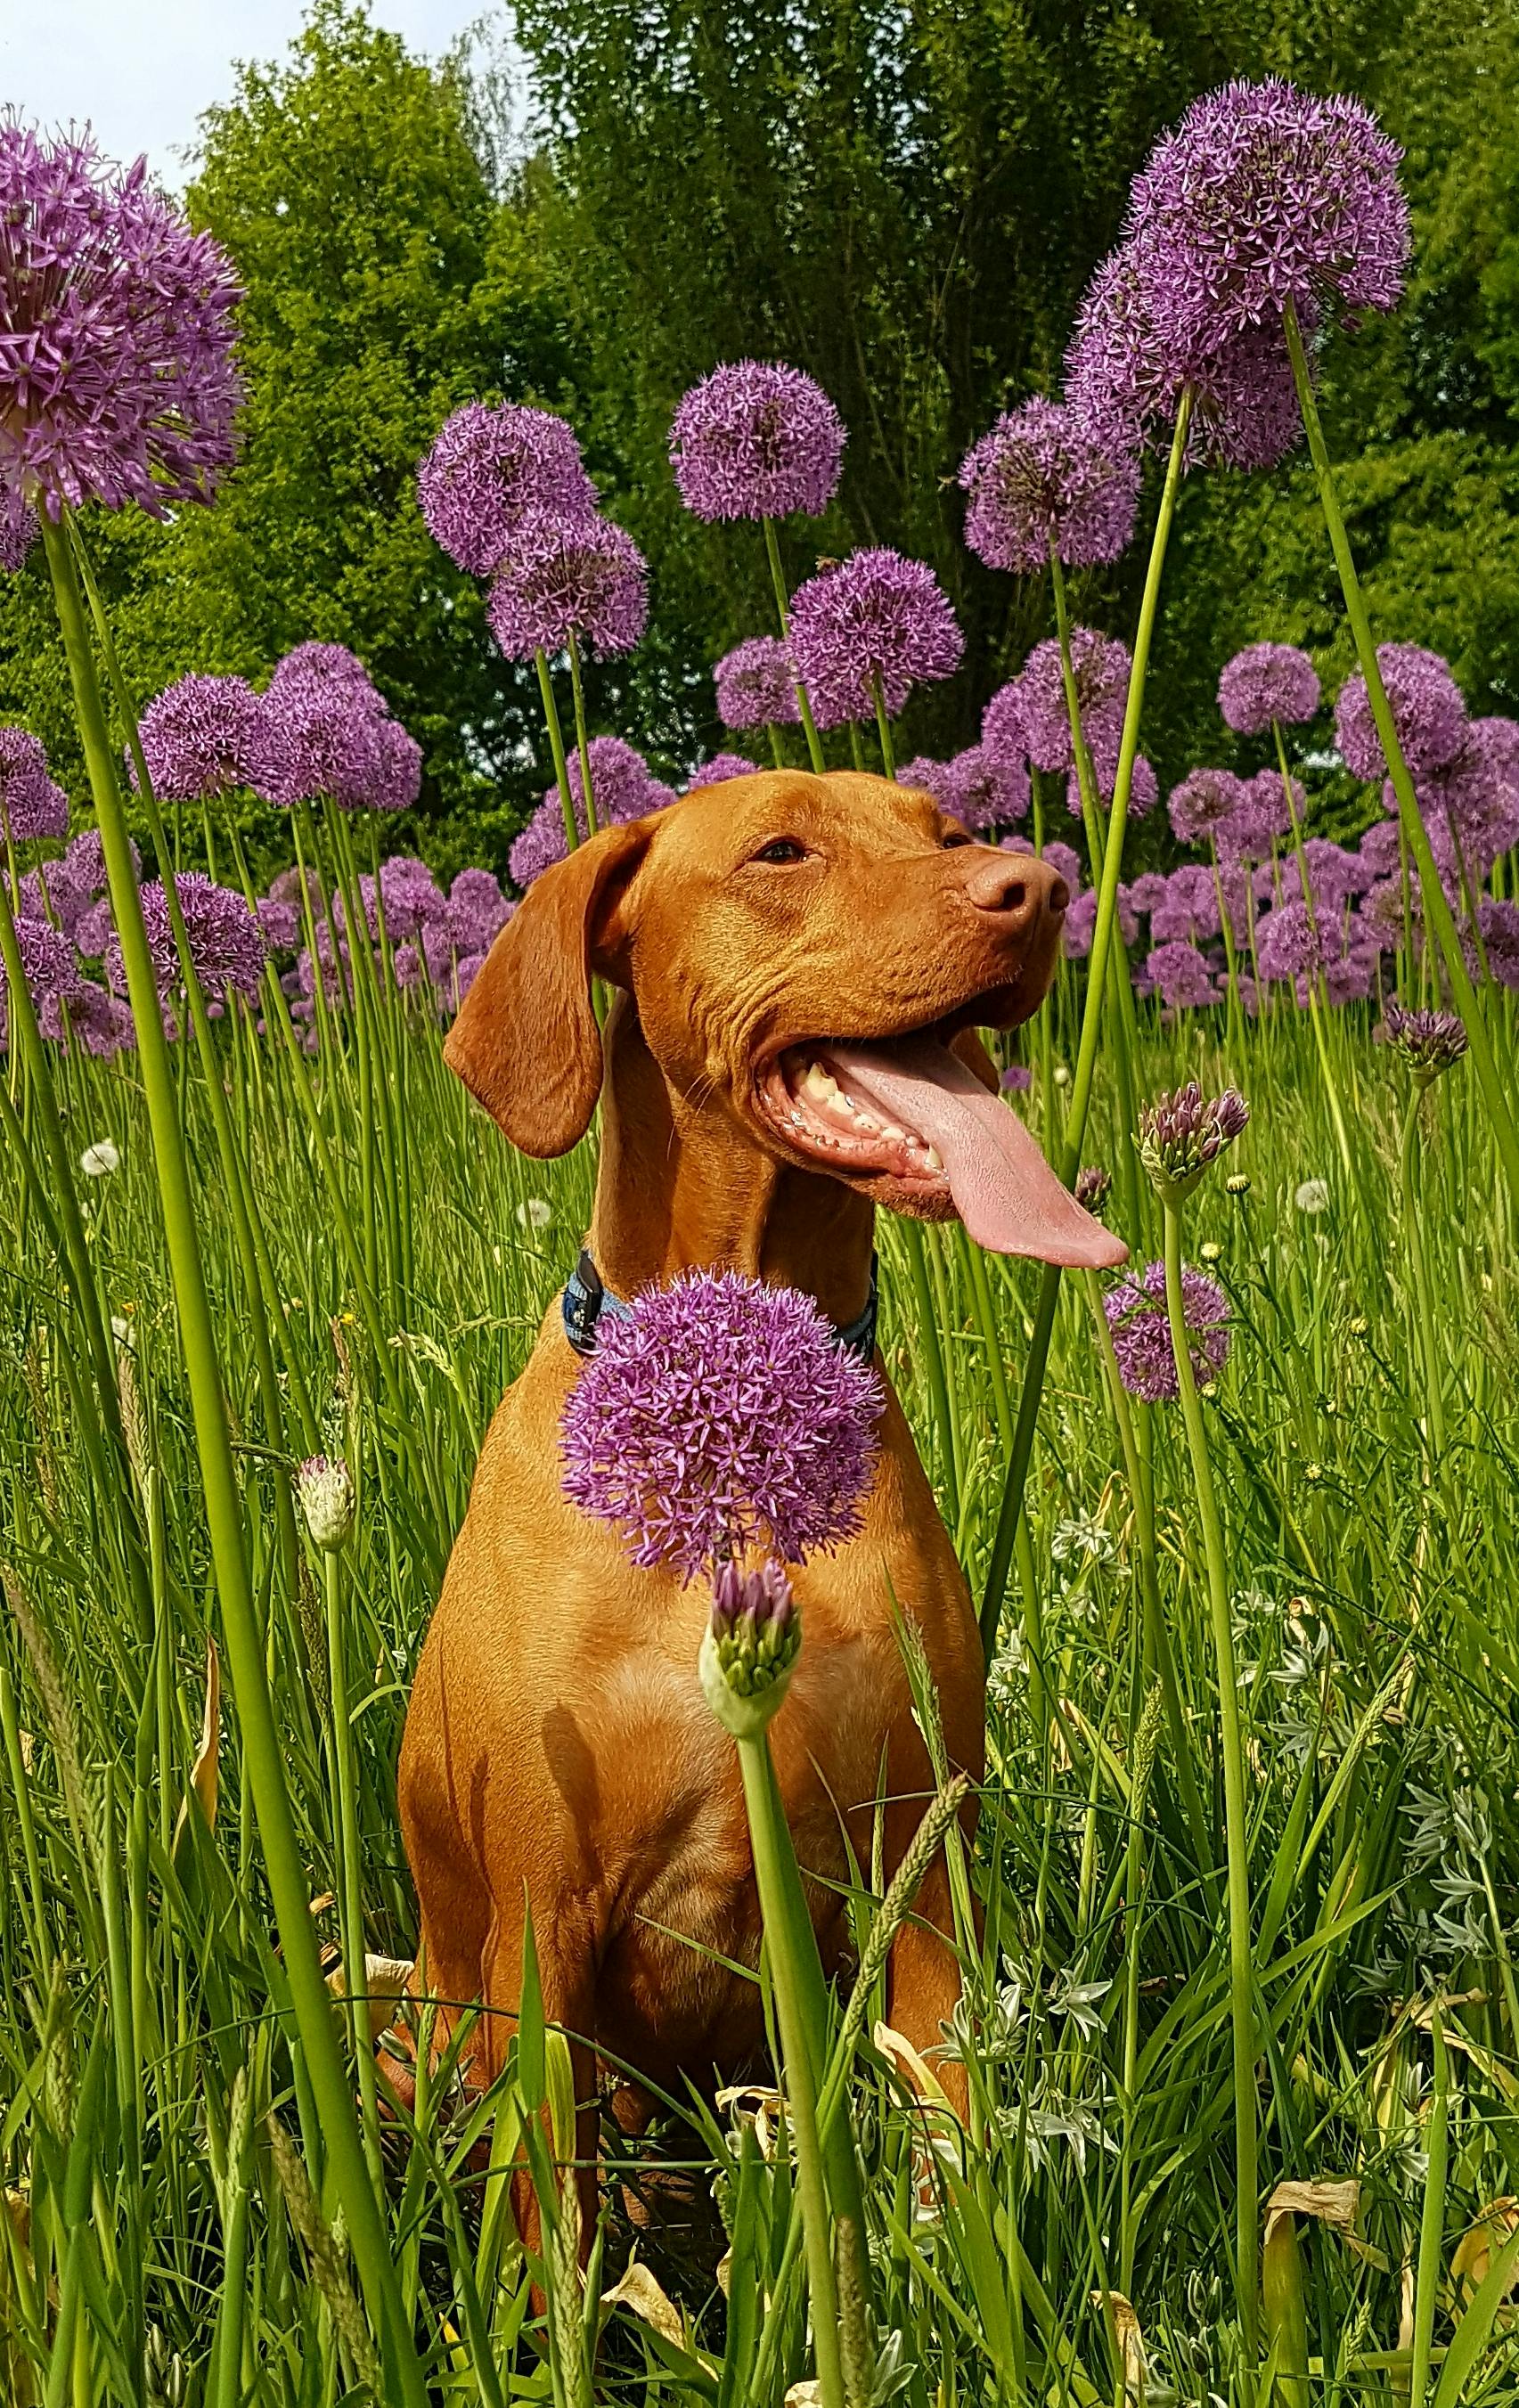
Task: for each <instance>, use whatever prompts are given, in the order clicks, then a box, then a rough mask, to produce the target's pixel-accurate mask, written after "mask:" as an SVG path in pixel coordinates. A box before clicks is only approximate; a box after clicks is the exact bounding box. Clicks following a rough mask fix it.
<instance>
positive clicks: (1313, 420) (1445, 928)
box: [1283, 301, 1519, 1204]
mask: <svg viewBox="0 0 1519 2408" xmlns="http://www.w3.org/2000/svg"><path fill="white" fill-rule="evenodd" d="M1283 324H1284V326H1285V330H1286V337H1287V351H1288V354H1289V356H1290V357H1291V360H1292V372H1293V376H1294V378H1295V380H1296V381H1297V399H1298V403H1299V405H1300V407H1301V409H1302V413H1303V424H1304V426H1305V428H1306V429H1307V432H1308V449H1309V453H1310V456H1311V460H1312V463H1313V472H1314V475H1315V477H1316V478H1317V480H1318V488H1319V502H1320V506H1321V508H1322V509H1323V511H1324V519H1325V524H1326V527H1327V528H1328V531H1329V542H1330V546H1331V548H1332V550H1333V552H1334V558H1335V566H1336V568H1337V569H1338V570H1339V572H1340V591H1341V593H1342V594H1343V595H1344V599H1345V615H1346V617H1347V618H1348V619H1349V621H1350V625H1351V634H1352V636H1353V637H1354V640H1355V657H1356V660H1357V662H1358V663H1359V666H1360V670H1361V674H1362V676H1363V677H1364V678H1365V680H1366V690H1367V696H1368V699H1369V702H1370V705H1371V716H1372V718H1373V720H1374V721H1375V723H1376V729H1377V735H1378V737H1379V738H1380V739H1381V742H1382V749H1383V754H1384V756H1385V758H1386V762H1387V767H1388V768H1389V770H1390V771H1391V774H1392V781H1393V791H1394V793H1395V794H1396V795H1397V815H1398V824H1399V825H1400V827H1401V828H1402V831H1403V836H1404V839H1405V841H1406V842H1407V844H1408V846H1409V849H1410V851H1411V852H1412V855H1413V859H1414V862H1415V864H1416V866H1417V867H1418V872H1419V887H1420V892H1421V894H1422V896H1423V898H1424V908H1425V912H1426V916H1427V918H1428V920H1429V921H1430V922H1431V924H1432V925H1433V927H1434V931H1435V935H1436V937H1437V939H1439V943H1440V953H1441V954H1442V955H1443V957H1444V962H1445V971H1446V975H1447V977H1448V978H1449V980H1450V982H1451V993H1452V996H1453V997H1454V999H1455V1008H1456V1010H1457V1011H1459V1013H1460V1015H1461V1019H1462V1022H1463V1024H1464V1025H1465V1027H1466V1032H1467V1036H1468V1039H1469V1041H1470V1045H1471V1061H1472V1068H1474V1069H1475V1071H1476V1073H1477V1079H1478V1083H1479V1084H1480V1086H1481V1088H1482V1091H1483V1102H1484V1103H1485V1105H1486V1107H1487V1117H1488V1120H1489V1122H1490V1123H1491V1125H1492V1130H1493V1136H1494V1139H1495V1140H1496V1142H1497V1145H1498V1154H1499V1155H1500V1156H1501V1158H1502V1163H1503V1171H1504V1177H1505V1179H1506V1180H1507V1182H1508V1188H1509V1197H1510V1200H1511V1203H1513V1204H1519V1125H1516V1124H1515V1121H1514V1116H1513V1111H1512V1106H1511V1104H1510V1102H1509V1097H1508V1093H1507V1091H1506V1086H1505V1082H1504V1080H1503V1076H1502V1074H1501V1072H1500V1071H1499V1069H1498V1062H1497V1059H1496V1058H1495V1055H1494V1053H1493V1045H1492V1039H1491V1038H1490V1037H1489V1035H1488V1031H1487V1023H1486V1020H1485V1018H1484V1016H1483V1010H1482V1006H1481V1004H1480V1002H1479V1001H1478V997H1477V991H1476V989H1475V988H1474V987H1473V985H1472V983H1471V978H1470V974H1469V971H1468V969H1467V965H1466V959H1465V956H1464V955H1463V953H1462V951H1461V939H1460V937H1459V936H1458V934H1457V932H1456V926H1455V916H1454V914H1453V912H1452V910H1451V907H1450V904H1449V903H1448V902H1447V901H1446V898H1445V889H1444V887H1443V886H1442V885H1441V884H1440V871H1439V868H1438V867H1437V866H1436V862H1435V856H1434V853H1433V851H1432V850H1431V848H1430V843H1429V835H1428V831H1427V829H1426V826H1425V824H1424V821H1423V819H1422V817H1421V816H1420V812H1419V802H1418V797H1417V796H1416V795H1415V794H1414V791H1413V781H1412V778H1411V777H1410V775H1409V769H1408V764H1407V762H1406V761H1405V760H1404V758H1403V749H1402V746H1401V745H1400V744H1399V742H1398V740H1397V724H1396V723H1395V721H1394V719H1393V714H1392V709H1391V706H1390V704H1389V703H1388V700H1387V689H1386V687H1385V686H1384V685H1383V681H1382V669H1381V666H1380V664H1379V663H1378V660H1377V647H1376V643H1375V640H1374V638H1373V637H1372V634H1371V623H1370V621H1369V618H1368V617H1367V610H1366V602H1365V599H1364V597H1363V595H1362V593H1361V585H1360V580H1359V578H1358V577H1357V575H1356V573H1355V560H1354V554H1353V552H1352V551H1351V548H1350V538H1349V536H1348V535H1347V534H1346V532H1345V522H1344V519H1343V518H1342V516H1341V515H1340V498H1339V495H1338V494H1337V492H1336V490H1335V480H1334V470H1333V468H1332V467H1331V466H1330V462H1329V453H1328V448H1327V446H1326V443H1325V440H1324V429H1323V426H1322V425H1321V423H1320V422H1319V413H1318V405H1317V403H1316V402H1315V401H1314V398H1313V385H1312V380H1311V377H1310V375H1309V372H1308V361H1307V358H1306V356H1305V354H1304V351H1303V341H1302V337H1301V335H1300V334H1299V332H1298V328H1297V316H1296V314H1295V312H1294V310H1293V307H1292V304H1291V302H1290V301H1289V302H1288V304H1287V307H1286V311H1285V314H1284V319H1283Z"/></svg>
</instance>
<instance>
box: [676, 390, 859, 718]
mask: <svg viewBox="0 0 1519 2408" xmlns="http://www.w3.org/2000/svg"><path fill="white" fill-rule="evenodd" d="M669 450H670V466H671V467H672V468H673V469H674V471H675V481H676V483H677V485H678V486H679V487H680V490H681V500H682V501H683V502H684V504H685V506H686V508H687V509H688V510H694V511H695V514H696V516H697V517H698V518H701V519H765V518H770V519H782V518H788V517H790V515H791V514H792V512H793V511H802V512H804V513H805V514H806V516H807V517H809V518H817V517H818V516H819V515H820V514H821V513H822V512H823V511H824V510H825V509H827V507H828V504H829V503H830V502H831V501H832V499H833V497H834V495H835V493H836V492H837V491H838V475H839V469H840V466H841V464H842V460H843V452H844V422H843V420H842V419H841V418H840V417H839V415H838V410H837V409H835V408H834V406H833V403H832V402H831V401H830V400H829V398H828V396H827V394H825V393H824V390H823V387H822V386H821V385H820V384H815V383H814V382H813V380H812V379H811V378H810V376H804V375H803V374H802V372H801V370H800V369H799V368H791V367H785V366H781V365H780V364H778V363H771V362H767V361H763V360H738V361H734V362H732V363H730V364H729V365H728V366H724V367H719V368H714V369H713V370H712V373H711V374H710V376H707V377H703V379H702V380H701V382H700V383H699V384H695V385H693V386H692V387H691V389H690V391H689V392H688V393H687V394H684V395H683V396H682V397H681V404H680V407H679V409H677V410H676V413H675V417H674V419H673V421H672V423H671V425H670V445H669ZM728 724H729V725H730V726H732V725H736V724H740V723H738V722H735V721H730V722H729V723H728Z"/></svg>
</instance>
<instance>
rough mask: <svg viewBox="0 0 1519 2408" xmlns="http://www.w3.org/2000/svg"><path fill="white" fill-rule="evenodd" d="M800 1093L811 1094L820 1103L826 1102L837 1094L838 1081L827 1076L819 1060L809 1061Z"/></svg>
mask: <svg viewBox="0 0 1519 2408" xmlns="http://www.w3.org/2000/svg"><path fill="white" fill-rule="evenodd" d="M802 1093H803V1095H804V1096H811V1097H813V1098H814V1100H815V1101H816V1102H818V1103H820V1104H826V1103H828V1102H830V1101H831V1100H832V1098H833V1097H835V1096H837V1095H838V1080H837V1079H831V1078H830V1077H829V1076H828V1073H827V1071H826V1070H825V1069H824V1067H823V1065H822V1063H821V1062H810V1063H809V1064H808V1066H807V1076H806V1078H805V1079H804V1080H803V1081H802Z"/></svg>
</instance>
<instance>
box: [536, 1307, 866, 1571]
mask: <svg viewBox="0 0 1519 2408" xmlns="http://www.w3.org/2000/svg"><path fill="white" fill-rule="evenodd" d="M882 1403H883V1396H882V1391H881V1383H880V1381H879V1380H878V1379H877V1377H876V1375H875V1373H874V1372H873V1371H870V1370H867V1369H866V1368H865V1366H864V1365H863V1364H861V1363H858V1362H856V1360H855V1359H854V1357H853V1355H848V1354H846V1353H845V1352H844V1350H843V1349H842V1348H841V1347H840V1346H839V1344H838V1340H837V1338H836V1336H835V1333H834V1332H833V1330H832V1329H830V1327H829V1326H828V1324H827V1323H826V1322H825V1321H824V1318H823V1315H822V1313H821V1312H819V1311H818V1309H817V1306H816V1305H815V1304H814V1303H813V1302H812V1300H811V1298H810V1297H805V1296H803V1295H801V1294H800V1293H799V1291H798V1290H796V1289H795V1288H785V1287H766V1286H762V1285H761V1284H760V1283H758V1282H757V1281H754V1280H750V1279H745V1278H743V1277H742V1276H741V1275H740V1274H739V1273H738V1272H736V1271H717V1272H712V1271H695V1272H691V1273H689V1274H688V1275H687V1276H685V1277H684V1278H681V1279H678V1280H676V1281H675V1282H674V1283H672V1284H671V1285H670V1286H668V1287H665V1288H651V1289H648V1290H646V1292H645V1293H644V1294H643V1295H642V1296H641V1297H638V1298H637V1299H636V1300H635V1302H634V1305H633V1309H632V1311H631V1312H629V1313H628V1314H627V1315H626V1317H625V1318H619V1319H617V1320H610V1319H609V1318H607V1317H606V1316H603V1319H602V1320H601V1322H600V1323H599V1324H598V1326H597V1330H596V1345H595V1353H594V1355H592V1357H591V1360H590V1362H589V1363H588V1364H587V1365H586V1368H585V1369H584V1370H583V1371H582V1372H581V1373H580V1379H579V1380H578V1382H577V1383H576V1385H575V1388H574V1391H573V1393H572V1394H571V1396H570V1398H569V1402H568V1403H567V1404H566V1407H565V1411H564V1415H563V1419H562V1421H561V1424H560V1431H561V1453H562V1456H563V1460H564V1466H565V1472H564V1484H565V1490H566V1495H567V1496H569V1497H571V1498H573V1499H574V1501H575V1502H576V1504H578V1505H580V1507H581V1508H582V1509H583V1510H584V1511H585V1512H588V1513H593V1514H595V1515H596V1516H597V1518H598V1519H600V1520H602V1521H607V1522H617V1523H620V1524H622V1526H623V1532H624V1538H625V1541H626V1543H627V1546H628V1551H629V1553H630V1555H632V1558H633V1561H634V1562H635V1563H637V1564H658V1563H670V1564H673V1565H675V1566H676V1567H677V1568H678V1570H680V1572H681V1576H682V1578H683V1579H685V1580H688V1581H689V1580H690V1579H692V1578H693V1577H694V1576H695V1574H696V1573H697V1572H699V1571H700V1570H703V1569H704V1568H708V1567H710V1568H715V1567H716V1566H718V1565H720V1564H722V1563H724V1562H726V1561H727V1560H728V1559H729V1558H730V1557H731V1556H734V1555H739V1554H741V1553H742V1552H743V1551H745V1550H746V1549H748V1548H750V1547H762V1548H764V1549H765V1550H766V1552H767V1553H768V1554H772V1555H777V1556H779V1557H780V1558H781V1561H783V1562H785V1563H788V1564H799V1563H803V1562H805V1560H806V1559H807V1557H808V1556H809V1555H811V1554H813V1553H815V1552H816V1551H817V1550H818V1549H820V1548H821V1549H824V1550H827V1549H830V1548H832V1547H835V1546H837V1545H838V1543H839V1542H840V1541H842V1540H845V1539H849V1538H853V1536H854V1534H855V1532H856V1531H857V1530H858V1529H859V1527H860V1506H861V1500H862V1498H864V1495H865V1493H866V1490H867V1487H868V1486H869V1484H870V1479H871V1476H872V1474H873V1472H874V1469H875V1462H876V1453H877V1441H876V1430H875V1425H876V1422H877V1419H878V1416H879V1415H880V1413H881V1408H882Z"/></svg>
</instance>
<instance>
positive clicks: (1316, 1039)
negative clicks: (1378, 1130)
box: [1271, 719, 1354, 1178]
mask: <svg viewBox="0 0 1519 2408" xmlns="http://www.w3.org/2000/svg"><path fill="white" fill-rule="evenodd" d="M1271 733H1272V735H1273V736H1274V737H1275V738H1276V758H1277V767H1278V768H1279V769H1280V770H1281V772H1282V791H1283V795H1284V796H1286V800H1287V817H1288V818H1289V820H1290V821H1291V822H1292V842H1293V850H1294V852H1295V853H1297V876H1298V880H1299V882H1300V883H1301V886H1302V890H1303V909H1304V910H1306V912H1307V913H1308V926H1309V933H1310V935H1311V937H1312V939H1313V949H1314V952H1315V953H1317V952H1318V951H1319V924H1318V915H1317V913H1316V912H1315V910H1314V908H1313V890H1312V886H1311V882H1310V880H1309V875H1308V855H1307V853H1305V852H1304V850H1303V831H1302V825H1301V823H1300V822H1299V820H1298V817H1297V796H1296V795H1295V794H1294V793H1293V791H1292V771H1291V770H1290V769H1289V768H1288V767H1287V748H1286V746H1285V744H1284V743H1283V740H1282V723H1281V721H1280V720H1279V719H1273V720H1272V722H1271ZM1327 999H1328V989H1327V987H1326V984H1325V981H1324V973H1323V971H1322V970H1321V969H1315V970H1314V972H1313V975H1312V977H1311V979H1310V980H1309V982H1308V1016H1309V1019H1310V1020H1311V1023H1312V1025H1313V1044H1314V1049H1315V1051H1316V1052H1317V1054H1318V1057H1319V1071H1320V1075H1321V1076H1322V1078H1323V1080H1324V1093H1325V1097H1326V1101H1327V1103H1328V1106H1329V1117H1330V1119H1331V1120H1332V1121H1333V1122H1334V1125H1335V1142H1336V1144H1337V1145H1338V1146H1339V1148H1340V1161H1341V1162H1342V1163H1343V1164H1344V1166H1345V1175H1346V1177H1347V1178H1351V1177H1353V1176H1354V1168H1353V1165H1352V1161H1351V1151H1350V1138H1349V1136H1348V1134H1347V1133H1346V1129H1345V1115H1344V1111H1343V1110H1342V1108H1341V1105H1340V1086H1339V1082H1338V1081H1337V1080H1336V1078H1335V1074H1334V1065H1333V1063H1332V1062H1331V1060H1330V1058H1329V1044H1328V1039H1327V1036H1326V1032H1325V1025H1324V1011H1325V1005H1326V1002H1327Z"/></svg>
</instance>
